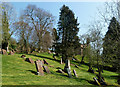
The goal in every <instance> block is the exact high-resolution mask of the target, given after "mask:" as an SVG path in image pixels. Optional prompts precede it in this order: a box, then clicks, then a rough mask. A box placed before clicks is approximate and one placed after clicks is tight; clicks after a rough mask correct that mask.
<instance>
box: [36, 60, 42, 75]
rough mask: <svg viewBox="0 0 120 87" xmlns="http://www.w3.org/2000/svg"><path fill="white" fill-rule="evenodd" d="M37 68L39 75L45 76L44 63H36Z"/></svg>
mask: <svg viewBox="0 0 120 87" xmlns="http://www.w3.org/2000/svg"><path fill="white" fill-rule="evenodd" d="M35 66H36V69H37V74H38V75H41V76H44V72H43V69H42V62H41V61H35Z"/></svg>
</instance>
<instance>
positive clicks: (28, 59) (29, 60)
mask: <svg viewBox="0 0 120 87" xmlns="http://www.w3.org/2000/svg"><path fill="white" fill-rule="evenodd" d="M25 61H27V62H30V63H32V64H34V61H33V60H32V59H31V58H26V60H25Z"/></svg>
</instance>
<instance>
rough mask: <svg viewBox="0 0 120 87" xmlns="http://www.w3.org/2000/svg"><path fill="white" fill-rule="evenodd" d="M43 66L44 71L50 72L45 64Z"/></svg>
mask: <svg viewBox="0 0 120 87" xmlns="http://www.w3.org/2000/svg"><path fill="white" fill-rule="evenodd" d="M43 68H44V71H45V72H47V73H49V74H50V73H51V72H50V71H49V69H48V67H47V66H43Z"/></svg>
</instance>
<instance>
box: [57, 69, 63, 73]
mask: <svg viewBox="0 0 120 87" xmlns="http://www.w3.org/2000/svg"><path fill="white" fill-rule="evenodd" d="M56 72H58V73H62V74H64V72H63V71H62V70H61V69H58V71H56Z"/></svg>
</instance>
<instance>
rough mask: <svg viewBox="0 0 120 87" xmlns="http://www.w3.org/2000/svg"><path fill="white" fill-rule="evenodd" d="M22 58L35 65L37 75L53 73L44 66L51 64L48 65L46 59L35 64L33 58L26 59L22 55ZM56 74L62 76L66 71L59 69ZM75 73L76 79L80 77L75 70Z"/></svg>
mask: <svg viewBox="0 0 120 87" xmlns="http://www.w3.org/2000/svg"><path fill="white" fill-rule="evenodd" d="M21 57H22V58H25V61H27V62H30V63H32V64H34V63H35V66H36V70H37V73H36V74H37V75H40V76H44V72H47V73H49V74H50V73H51V72H50V71H49V69H48V67H47V66H44V64H47V65H49V63H48V62H47V61H46V60H45V59H43V61H42V60H36V61H35V62H34V61H33V60H32V59H31V58H26V56H25V55H22V56H21ZM43 69H44V70H43ZM56 72H59V73H62V74H64V73H65V71H64V70H62V69H58V71H56ZM73 73H74V76H75V77H78V76H77V73H76V71H75V70H73Z"/></svg>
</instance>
